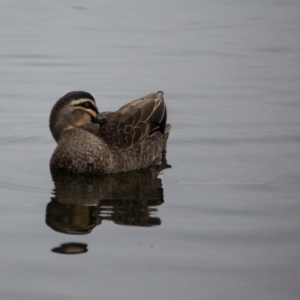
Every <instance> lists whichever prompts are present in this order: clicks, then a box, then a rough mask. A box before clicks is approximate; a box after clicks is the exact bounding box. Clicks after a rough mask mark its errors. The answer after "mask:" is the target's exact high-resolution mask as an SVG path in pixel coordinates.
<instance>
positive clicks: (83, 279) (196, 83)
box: [0, 0, 300, 300]
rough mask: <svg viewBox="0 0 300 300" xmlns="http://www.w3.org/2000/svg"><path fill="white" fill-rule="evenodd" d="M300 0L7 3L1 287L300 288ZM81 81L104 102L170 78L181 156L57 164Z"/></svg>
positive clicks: (118, 290)
mask: <svg viewBox="0 0 300 300" xmlns="http://www.w3.org/2000/svg"><path fill="white" fill-rule="evenodd" d="M299 11H300V4H299V2H298V1H288V0H287V1H267V0H264V1H256V0H255V1H234V0H231V1H230V0H226V1H220V0H216V1H195V0H188V1H183V0H176V1H172V2H171V1H156V0H155V1H131V0H129V1H126V2H124V1H118V0H116V1H104V0H103V1H96V0H90V1H86V2H81V1H64V2H63V3H60V2H53V1H47V0H43V1H34V0H30V1H26V3H25V2H24V1H8V0H6V1H2V2H1V9H0V44H1V46H0V87H1V89H0V128H1V131H0V166H1V168H0V195H1V200H0V208H1V213H0V224H1V226H0V236H1V239H2V240H1V245H0V253H1V256H0V265H1V271H0V276H1V283H0V296H1V299H31V300H32V299H54V298H57V299H83V298H84V299H130V300H132V299H174V300H175V299H216V300H218V299H222V300H226V299H228V300H234V299H236V300H243V299H245V300H248V299H262V300H269V299H270V300H276V299H278V300H281V299H285V300H289V299H291V300H293V299H295V300H296V299H299V295H300V287H299V278H300V263H299V262H300V255H299V246H300V238H299V237H300V221H299V214H300V200H299V194H300V193H299V192H300V171H299V170H300V168H299V167H300V150H299V149H300V148H299V146H300V145H299V144H300V135H299V125H300V122H299V115H300V102H299V93H300V85H299V82H300V58H299V53H300V19H299ZM71 90H86V91H89V92H90V93H92V95H93V96H94V97H95V99H96V101H97V103H98V106H99V108H100V110H102V111H106V110H114V109H117V108H119V107H120V106H122V105H123V104H124V103H126V102H127V101H130V100H133V99H136V98H139V97H141V96H144V95H146V94H147V93H150V92H156V91H158V90H163V91H164V92H165V99H166V103H167V105H168V115H169V122H170V123H172V124H173V125H174V130H173V132H172V133H171V135H170V140H169V144H168V153H167V163H168V164H169V165H171V166H172V168H166V169H165V170H163V171H162V174H161V175H160V176H159V178H156V177H154V178H153V177H152V176H153V173H147V174H143V175H141V174H138V175H136V174H135V175H134V174H133V175H128V176H125V177H124V178H120V177H117V178H115V177H113V178H106V179H103V180H104V181H101V180H100V179H95V178H94V179H87V181H85V180H80V182H81V183H82V185H80V184H77V182H76V180H78V179H76V178H75V179H74V178H68V177H67V178H58V179H57V178H55V177H54V178H52V175H51V173H50V170H49V166H48V163H49V159H50V157H51V154H52V152H53V150H54V148H55V142H54V140H53V139H52V137H51V134H50V132H49V129H48V117H49V113H50V110H51V108H52V106H53V104H54V103H55V101H56V100H57V99H58V98H59V97H61V96H62V95H64V94H65V93H67V92H69V91H71ZM120 182H122V183H123V185H121V184H120ZM116 186H118V187H120V188H119V189H117V188H116ZM131 186H132V187H133V188H130V187H131ZM84 195H85V196H84ZM100 200H101V201H100ZM66 253H69V254H73V255H68V254H66Z"/></svg>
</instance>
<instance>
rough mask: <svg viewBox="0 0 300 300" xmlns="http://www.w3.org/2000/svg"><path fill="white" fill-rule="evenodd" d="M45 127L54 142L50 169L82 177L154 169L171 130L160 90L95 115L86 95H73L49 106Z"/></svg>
mask: <svg viewBox="0 0 300 300" xmlns="http://www.w3.org/2000/svg"><path fill="white" fill-rule="evenodd" d="M49 127H50V131H51V134H52V136H53V138H54V140H55V141H56V142H57V146H56V148H55V150H54V152H53V154H52V156H51V159H50V169H51V171H53V170H54V171H62V172H69V173H74V174H87V175H97V174H98V175H100V174H111V173H121V172H127V171H133V170H138V169H142V168H148V167H150V166H153V165H159V164H160V162H161V159H162V156H163V155H164V153H165V152H166V145H167V140H168V137H169V133H170V131H171V130H172V128H173V126H172V125H171V124H167V108H166V105H165V101H164V93H163V92H162V91H158V92H157V93H151V94H149V95H146V96H144V97H142V98H139V99H137V100H133V101H131V102H129V103H127V104H125V105H124V106H122V107H121V108H120V109H118V110H117V111H113V112H110V111H108V112H100V111H99V110H98V107H97V105H96V101H95V99H94V97H93V96H92V95H91V94H90V93H88V92H84V91H72V92H69V93H67V94H66V95H64V96H63V97H61V98H60V99H58V100H57V102H56V103H55V104H54V106H53V108H52V110H51V113H50V118H49Z"/></svg>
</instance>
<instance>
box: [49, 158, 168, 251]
mask: <svg viewBox="0 0 300 300" xmlns="http://www.w3.org/2000/svg"><path fill="white" fill-rule="evenodd" d="M169 167H170V166H169V165H168V164H167V162H166V160H164V161H163V163H162V164H161V165H160V166H153V167H151V168H148V169H142V170H137V171H132V172H126V173H120V174H111V175H103V176H97V177H95V176H94V177H90V176H84V175H71V174H63V173H57V172H54V171H53V172H51V174H52V179H53V181H54V184H55V189H54V192H53V194H54V196H53V197H52V198H51V201H50V202H49V203H48V205H47V208H46V224H47V225H48V226H49V227H51V228H52V229H53V230H55V231H58V232H61V233H66V234H76V235H82V234H88V233H90V232H91V231H92V230H93V228H94V227H95V226H97V225H100V224H101V223H102V221H104V220H107V221H112V222H114V223H115V224H119V225H131V226H147V227H149V226H158V225H160V224H161V220H160V218H159V217H156V216H155V214H156V212H157V208H156V207H157V206H159V205H161V204H162V203H163V202H164V196H163V188H162V181H161V178H160V176H159V174H160V172H161V171H162V170H163V169H166V168H169ZM71 244H74V243H71ZM71 248H72V245H71ZM55 249H57V248H55ZM72 249H73V248H72ZM56 252H58V251H56Z"/></svg>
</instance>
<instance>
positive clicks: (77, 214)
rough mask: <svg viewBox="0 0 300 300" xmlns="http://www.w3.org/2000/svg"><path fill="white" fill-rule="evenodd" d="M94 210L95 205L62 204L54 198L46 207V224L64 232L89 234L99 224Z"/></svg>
mask: <svg viewBox="0 0 300 300" xmlns="http://www.w3.org/2000/svg"><path fill="white" fill-rule="evenodd" d="M93 210H94V211H95V207H93V206H83V205H78V204H77V205H72V204H62V203H59V202H57V201H56V200H55V198H54V199H53V200H52V201H51V202H49V203H48V205H47V208H46V224H47V225H48V226H49V227H51V228H52V229H53V230H55V231H58V232H62V233H67V234H88V233H90V232H91V231H92V230H93V228H94V227H95V226H96V225H97V220H96V219H97V218H96V216H95V213H93Z"/></svg>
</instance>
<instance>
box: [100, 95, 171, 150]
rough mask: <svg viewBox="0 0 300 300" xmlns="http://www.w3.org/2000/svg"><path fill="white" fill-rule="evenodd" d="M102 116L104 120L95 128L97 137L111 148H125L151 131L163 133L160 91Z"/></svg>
mask: <svg viewBox="0 0 300 300" xmlns="http://www.w3.org/2000/svg"><path fill="white" fill-rule="evenodd" d="M104 114H105V116H106V119H105V122H104V123H103V124H101V126H100V128H99V136H100V137H101V138H102V139H103V140H104V141H105V142H106V143H107V144H108V145H109V146H111V147H113V148H119V149H125V148H128V147H130V146H132V145H133V144H135V143H139V142H142V141H143V139H145V137H147V136H151V135H152V134H153V133H154V132H157V131H158V132H161V133H162V134H164V132H165V128H166V120H167V110H166V106H165V103H164V98H163V92H157V93H153V94H149V95H147V96H145V97H142V98H140V99H137V100H134V101H132V102H129V103H127V104H126V105H124V106H123V107H121V108H120V109H119V110H117V111H115V112H106V113H104Z"/></svg>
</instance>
